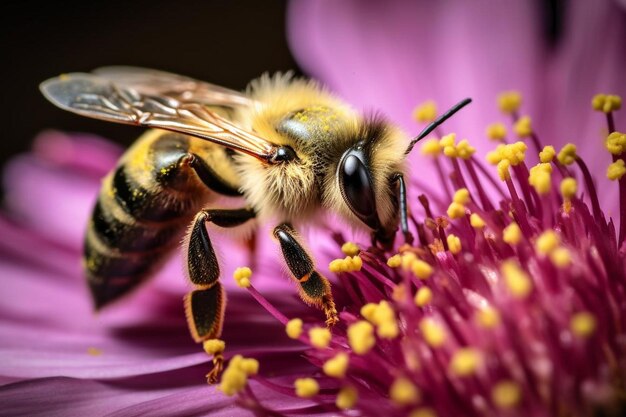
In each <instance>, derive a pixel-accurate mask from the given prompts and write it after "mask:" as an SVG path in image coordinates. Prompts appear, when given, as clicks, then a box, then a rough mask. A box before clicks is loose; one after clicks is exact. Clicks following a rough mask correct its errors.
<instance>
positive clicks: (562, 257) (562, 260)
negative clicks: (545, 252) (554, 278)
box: [550, 248, 572, 268]
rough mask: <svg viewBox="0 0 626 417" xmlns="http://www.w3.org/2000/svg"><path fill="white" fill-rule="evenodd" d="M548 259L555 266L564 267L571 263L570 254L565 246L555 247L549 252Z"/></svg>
mask: <svg viewBox="0 0 626 417" xmlns="http://www.w3.org/2000/svg"><path fill="white" fill-rule="evenodd" d="M550 260H551V261H552V263H553V264H554V266H556V267H557V268H566V267H568V266H569V265H570V264H571V263H572V254H571V252H570V251H569V250H567V249H566V248H557V249H555V250H553V251H552V252H551V253H550Z"/></svg>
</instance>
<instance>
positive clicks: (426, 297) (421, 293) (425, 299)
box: [414, 287, 433, 307]
mask: <svg viewBox="0 0 626 417" xmlns="http://www.w3.org/2000/svg"><path fill="white" fill-rule="evenodd" d="M432 299H433V292H432V290H431V289H430V288H428V287H421V288H420V289H419V290H417V293H415V300H414V301H415V305H416V306H418V307H424V306H425V305H428V304H430V302H431V301H432Z"/></svg>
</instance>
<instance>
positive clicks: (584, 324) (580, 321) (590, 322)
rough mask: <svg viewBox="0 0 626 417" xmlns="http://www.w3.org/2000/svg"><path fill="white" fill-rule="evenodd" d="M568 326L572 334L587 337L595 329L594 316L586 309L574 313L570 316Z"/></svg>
mask: <svg viewBox="0 0 626 417" xmlns="http://www.w3.org/2000/svg"><path fill="white" fill-rule="evenodd" d="M569 327H570V329H571V331H572V333H574V335H576V336H578V337H580V338H587V337H589V336H591V335H592V334H593V332H594V331H595V330H596V318H595V317H594V316H593V314H591V313H589V312H587V311H583V312H580V313H576V314H574V315H573V316H572V318H571V320H570V324H569Z"/></svg>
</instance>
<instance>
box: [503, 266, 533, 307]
mask: <svg viewBox="0 0 626 417" xmlns="http://www.w3.org/2000/svg"><path fill="white" fill-rule="evenodd" d="M501 270H502V274H503V275H504V283H505V285H506V287H507V288H508V290H509V292H510V293H511V295H513V297H515V298H525V297H526V296H527V295H528V294H530V292H531V291H532V289H533V282H532V280H531V278H530V275H528V273H527V272H526V271H524V270H523V269H522V268H520V266H519V265H518V264H517V263H516V262H514V261H504V262H503V263H502V267H501Z"/></svg>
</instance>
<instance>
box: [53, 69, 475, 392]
mask: <svg viewBox="0 0 626 417" xmlns="http://www.w3.org/2000/svg"><path fill="white" fill-rule="evenodd" d="M41 91H42V92H43V94H44V95H45V97H46V98H48V100H50V101H51V102H52V103H54V104H55V105H57V106H58V107H60V108H62V109H65V110H69V111H71V112H74V113H77V114H80V115H83V116H88V117H93V118H97V119H102V120H105V121H110V122H116V123H125V124H131V125H137V126H144V127H148V128H150V130H148V131H147V132H146V133H145V134H143V136H141V137H140V138H139V139H138V140H137V141H136V142H135V144H134V145H132V146H131V147H130V148H129V149H128V150H127V151H126V153H125V154H124V155H123V156H122V157H121V159H120V161H119V163H118V164H117V166H116V167H115V168H114V169H113V171H112V172H110V173H109V174H108V175H107V176H106V177H105V178H104V180H103V185H102V188H101V190H100V193H99V195H98V199H97V202H96V204H95V207H94V209H93V213H92V216H91V220H90V222H89V224H88V227H87V232H86V236H85V243H84V266H85V272H86V276H87V281H88V284H89V288H90V290H91V294H92V296H93V299H94V302H95V306H96V308H97V309H99V308H102V307H104V306H106V305H108V304H109V303H111V302H112V301H115V300H117V299H118V298H120V297H122V296H123V295H125V294H127V293H128V292H129V291H130V290H132V289H134V288H135V287H137V286H138V285H139V284H141V283H142V282H143V281H144V280H145V279H146V278H147V277H149V276H150V275H151V274H152V273H153V272H154V271H155V269H156V268H157V267H158V265H159V260H162V259H165V257H166V255H167V254H168V253H170V252H171V251H172V249H173V248H175V247H176V246H177V245H178V243H179V242H180V239H181V237H183V240H182V241H183V254H184V263H185V265H184V270H185V274H186V276H187V278H188V280H189V281H190V282H191V284H192V285H193V287H194V288H193V290H192V291H190V292H189V293H188V294H187V295H186V296H185V299H184V304H185V311H186V317H187V321H188V325H189V329H190V333H191V336H192V337H193V339H194V340H195V341H196V342H203V341H206V340H209V339H214V338H217V337H219V336H220V333H221V330H222V325H223V320H224V307H225V296H224V290H223V288H222V285H221V284H220V282H219V278H220V267H219V262H218V259H217V257H216V254H215V251H214V249H213V244H212V241H211V238H210V236H209V232H208V229H207V227H206V226H207V225H208V224H212V225H214V226H216V227H218V228H235V227H244V225H245V224H247V223H253V222H254V220H255V219H256V220H258V221H259V222H268V221H273V222H276V223H274V224H277V226H276V227H275V228H274V229H273V236H274V237H275V239H276V240H277V241H278V244H279V246H280V250H281V253H282V256H283V258H284V261H285V263H286V266H287V270H288V271H289V273H290V274H291V276H292V277H293V279H294V280H295V281H296V283H297V284H298V285H299V294H300V297H301V298H302V299H303V301H304V302H305V303H307V304H309V305H312V306H315V307H318V308H320V309H321V310H322V311H323V312H324V314H325V317H326V323H327V325H329V326H332V325H334V324H335V323H336V322H337V321H338V314H337V309H336V307H335V303H334V301H333V296H332V293H331V289H330V284H329V282H328V280H327V279H326V278H325V277H324V276H323V275H322V274H321V273H319V271H318V270H317V269H316V266H315V262H314V260H313V258H312V256H311V255H310V254H309V252H308V251H307V250H306V249H305V245H304V243H303V242H302V239H301V237H300V236H299V235H298V233H297V232H296V227H297V226H298V225H301V224H305V223H310V222H312V221H314V220H315V219H316V218H318V216H319V215H320V214H321V213H323V212H332V213H335V214H338V215H339V216H341V217H343V218H344V219H345V220H346V221H347V222H349V223H351V224H352V225H354V226H355V227H357V228H361V229H365V230H368V231H369V232H370V233H371V236H372V245H373V246H379V247H381V248H383V249H388V248H390V247H391V245H392V243H393V241H394V238H395V235H396V232H397V229H398V225H400V228H401V230H402V232H403V234H404V239H405V240H407V241H410V240H411V239H412V237H411V234H410V231H409V226H408V221H407V203H406V184H405V180H404V177H405V175H406V170H407V164H406V155H408V154H409V152H411V150H412V148H413V146H414V145H415V143H416V142H417V141H418V140H420V139H421V138H423V137H425V136H426V135H427V134H428V133H430V132H431V131H432V130H433V129H435V127H437V126H438V125H439V124H441V123H442V122H443V121H444V120H446V119H447V118H449V117H450V116H451V115H452V114H453V113H455V112H456V111H458V110H459V109H460V108H462V107H463V106H465V105H466V104H467V103H469V101H470V99H466V100H464V101H462V102H460V103H459V104H457V105H456V106H454V107H453V108H451V109H450V110H449V111H448V112H447V113H446V114H444V115H442V116H441V117H439V118H438V119H437V120H435V121H434V122H433V123H431V124H430V125H429V126H427V127H426V128H425V129H424V130H423V131H422V133H420V135H418V136H417V137H416V138H415V139H413V140H412V141H409V138H408V137H407V136H406V135H405V134H404V133H403V132H402V131H401V130H400V129H399V128H397V127H396V126H394V125H393V124H391V123H389V122H387V121H386V120H384V119H383V118H381V117H377V116H370V117H364V116H362V115H360V114H359V113H357V112H355V111H354V110H353V109H352V108H351V107H350V106H348V105H347V104H346V103H344V102H342V101H341V100H339V99H338V98H336V97H335V96H333V95H332V94H330V93H329V92H328V91H326V90H325V89H324V88H322V87H320V86H319V85H318V84H317V83H315V82H314V81H307V80H303V79H294V78H292V77H290V76H289V75H280V74H278V75H275V76H273V77H270V76H267V75H266V76H263V77H261V78H259V79H257V80H255V81H253V82H252V83H251V84H250V87H249V88H248V90H247V92H245V93H240V92H236V91H232V90H229V89H226V88H223V87H219V86H216V85H212V84H209V83H206V82H201V81H197V80H194V79H191V78H187V77H183V76H179V75H175V74H170V73H166V72H161V71H156V70H148V69H143V68H134V67H105V68H100V69H97V70H95V71H93V72H92V73H72V74H67V75H62V76H59V77H57V78H52V79H50V80H47V81H45V82H43V83H42V84H41ZM220 196H229V197H240V198H241V199H242V200H243V201H242V203H241V206H240V207H239V208H219V206H218V205H217V204H218V203H219V201H220V198H219V197H220ZM257 224H258V223H257ZM214 363H215V367H214V369H213V371H214V372H213V374H212V375H210V378H209V379H213V380H214V379H215V377H216V376H217V374H218V373H219V371H220V369H221V363H216V362H215V361H214Z"/></svg>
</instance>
